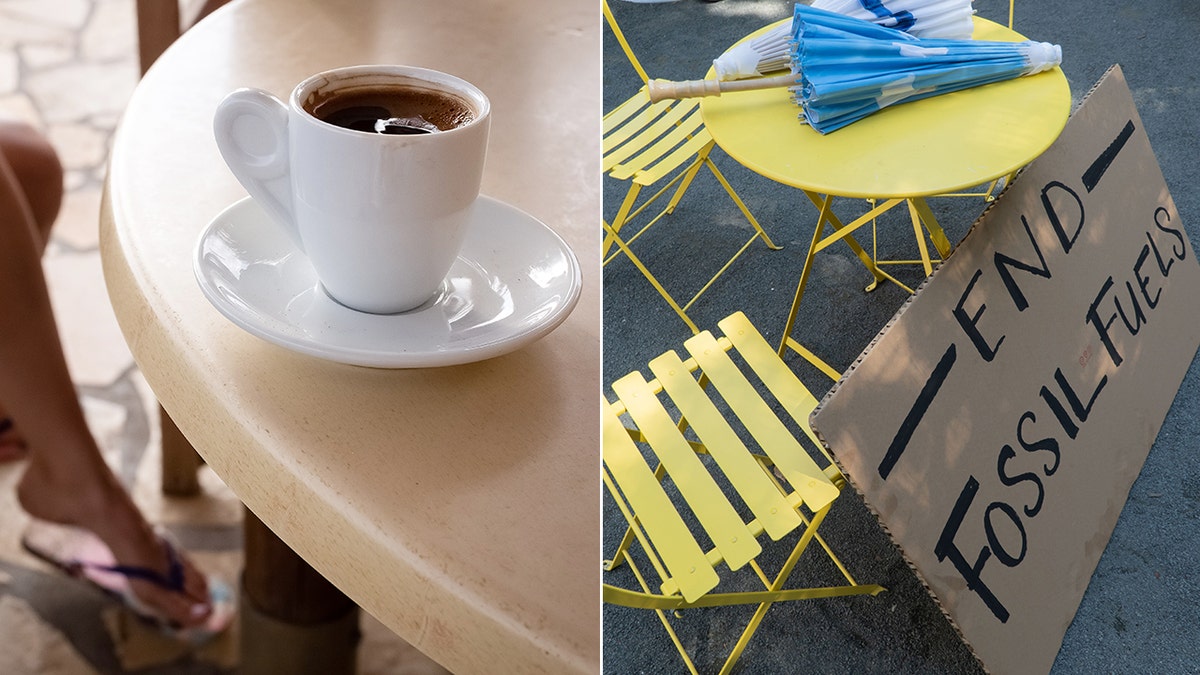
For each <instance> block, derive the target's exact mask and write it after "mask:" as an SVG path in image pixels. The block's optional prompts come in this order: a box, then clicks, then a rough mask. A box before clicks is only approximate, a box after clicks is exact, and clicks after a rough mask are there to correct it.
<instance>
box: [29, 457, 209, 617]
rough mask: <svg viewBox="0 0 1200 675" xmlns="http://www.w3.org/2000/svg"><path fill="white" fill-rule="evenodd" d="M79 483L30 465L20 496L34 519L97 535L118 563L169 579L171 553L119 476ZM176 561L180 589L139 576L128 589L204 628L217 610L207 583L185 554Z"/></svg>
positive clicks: (151, 606) (157, 610) (152, 605)
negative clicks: (69, 482)
mask: <svg viewBox="0 0 1200 675" xmlns="http://www.w3.org/2000/svg"><path fill="white" fill-rule="evenodd" d="M75 480H76V481H78V479H75ZM78 482H79V484H75V485H63V484H61V482H58V481H55V480H53V479H51V478H49V477H47V476H46V475H44V472H43V471H42V470H41V469H40V467H39V466H38V465H37V464H36V463H31V464H30V466H29V467H28V468H27V469H26V471H25V474H24V475H23V476H22V477H21V481H20V483H19V484H18V485H17V499H18V501H20V503H21V507H22V508H24V509H25V511H26V512H27V513H28V514H29V515H30V516H32V517H34V518H37V519H39V520H44V521H48V522H51V523H58V524H60V525H72V526H75V527H79V528H82V529H85V530H88V531H89V532H91V533H93V534H95V535H96V536H97V537H98V538H99V539H100V541H102V542H103V543H104V545H106V546H107V547H108V548H109V549H110V550H111V551H112V556H113V558H115V560H116V562H117V563H118V564H120V565H122V566H128V567H131V568H144V569H146V570H151V571H153V572H155V573H156V574H158V575H160V576H162V577H169V576H170V573H171V552H170V550H169V549H168V545H167V543H166V542H165V541H164V540H163V539H162V538H160V537H159V536H158V535H157V534H156V533H155V532H154V530H153V528H151V527H150V525H149V524H148V523H147V522H146V521H145V519H144V518H143V517H142V515H141V513H140V512H139V511H138V510H137V507H136V506H135V505H134V504H133V502H132V500H131V499H130V498H129V495H128V493H126V492H125V491H124V489H123V488H121V486H120V484H119V483H117V481H116V478H115V477H113V476H112V474H111V473H108V472H105V474H104V475H103V476H99V477H94V476H88V477H87V478H86V479H85V480H83V481H78ZM178 562H179V564H180V565H181V571H182V585H181V588H180V589H172V588H169V587H167V586H165V585H163V584H161V583H155V582H151V581H146V580H141V579H130V580H129V585H130V589H131V590H132V591H133V594H134V595H135V596H137V599H138V600H139V601H140V602H141V603H142V604H143V605H145V606H146V607H147V608H149V609H151V610H153V611H154V612H155V613H157V614H160V615H161V616H162V617H163V618H165V619H166V620H167V622H168V623H170V624H172V625H175V626H178V627H184V628H186V627H192V626H200V625H202V624H204V623H205V621H206V620H207V619H208V618H209V615H210V614H211V613H212V610H213V608H212V605H211V604H210V601H209V590H208V582H207V580H206V579H205V576H204V574H203V573H201V572H200V571H199V570H198V569H197V568H196V567H195V566H194V565H193V564H192V563H191V561H189V560H188V559H187V558H186V557H185V556H183V555H182V554H180V555H179V556H178Z"/></svg>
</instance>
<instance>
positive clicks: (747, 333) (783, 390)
mask: <svg viewBox="0 0 1200 675" xmlns="http://www.w3.org/2000/svg"><path fill="white" fill-rule="evenodd" d="M717 325H718V326H720V328H721V332H722V333H724V334H725V337H727V338H729V341H730V342H732V343H733V346H734V348H736V349H737V350H738V353H739V354H741V355H742V358H743V359H745V360H746V363H747V364H748V365H749V366H750V368H751V369H752V370H754V372H755V373H756V374H757V375H758V377H759V379H761V380H762V381H763V384H765V385H767V389H768V390H770V392H771V395H773V396H774V397H775V398H777V399H779V402H780V403H782V404H783V407H784V409H785V410H787V411H788V414H789V415H791V416H792V419H793V420H795V421H796V424H798V425H799V426H800V428H801V429H803V430H804V433H805V435H807V436H808V437H809V438H810V439H812V442H813V443H814V444H816V445H817V447H820V446H821V440H820V439H819V438H817V435H816V433H814V432H813V430H812V425H811V424H809V422H808V417H809V415H811V414H812V411H813V410H815V409H816V407H817V397H815V396H813V395H812V392H810V391H809V390H808V387H805V386H804V383H803V382H801V381H800V378H798V377H796V374H795V373H793V372H792V371H791V369H790V368H788V367H787V365H786V364H785V363H783V361H781V360H780V358H779V354H778V353H777V352H776V351H775V350H774V349H773V348H772V347H771V345H770V344H768V343H767V341H766V339H765V338H763V336H762V335H761V334H759V332H758V331H757V330H755V328H754V326H753V325H751V323H750V320H749V319H747V318H746V315H745V314H743V313H742V312H737V313H736V314H733V315H731V316H728V317H726V318H725V319H724V320H722V321H720V322H719V323H718V324H717Z"/></svg>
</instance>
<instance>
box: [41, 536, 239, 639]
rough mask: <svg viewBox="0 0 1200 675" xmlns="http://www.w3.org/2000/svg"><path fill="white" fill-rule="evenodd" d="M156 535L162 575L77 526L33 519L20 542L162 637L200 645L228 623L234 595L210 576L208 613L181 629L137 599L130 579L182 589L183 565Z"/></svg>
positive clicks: (168, 543)
mask: <svg viewBox="0 0 1200 675" xmlns="http://www.w3.org/2000/svg"><path fill="white" fill-rule="evenodd" d="M158 537H159V540H160V541H162V543H163V546H164V548H165V549H166V551H167V560H168V569H167V573H166V574H165V575H164V574H160V573H159V572H157V571H155V570H152V569H148V568H145V567H136V566H133V565H122V564H119V563H118V562H117V561H116V559H115V558H114V556H113V554H112V551H111V550H109V548H108V546H106V545H105V544H104V542H102V541H101V540H100V538H99V537H97V536H96V535H94V534H92V533H91V532H89V531H88V530H85V529H83V528H79V527H73V526H69V525H59V524H57V523H50V522H46V521H34V522H33V523H32V524H30V526H29V528H28V529H26V531H25V534H24V535H23V536H22V537H21V545H22V546H23V547H24V548H25V550H26V551H29V552H30V553H31V554H33V555H34V556H36V557H38V558H40V559H41V560H43V561H45V562H47V563H49V564H51V565H53V566H54V567H55V568H56V569H58V570H59V571H60V572H62V573H64V574H66V575H67V576H69V577H71V578H73V579H78V580H81V581H84V582H86V583H88V584H90V585H92V586H93V587H95V588H97V589H99V590H100V591H102V592H103V593H105V594H107V595H109V596H111V597H113V598H115V599H116V600H118V601H120V602H121V604H123V605H124V606H125V607H126V608H127V609H129V611H130V612H132V613H133V614H134V615H135V616H137V617H138V618H140V619H142V620H143V621H146V622H147V623H150V624H152V625H154V626H156V627H158V628H159V629H160V630H161V631H162V632H164V633H166V634H167V635H170V636H172V637H175V638H176V639H179V640H181V641H184V642H188V643H190V644H192V645H194V646H200V645H203V644H205V643H207V642H209V641H210V640H212V639H213V638H215V637H216V636H217V635H219V634H220V633H221V632H222V631H224V630H225V629H226V628H228V627H229V624H230V623H232V622H233V617H234V613H235V612H236V604H235V603H236V598H234V597H233V593H232V592H231V590H230V589H229V587H228V586H227V585H226V584H224V583H223V582H221V581H219V580H216V579H213V578H211V577H210V578H209V579H208V593H209V603H210V604H211V605H212V613H211V614H209V617H208V620H207V621H206V622H205V623H204V624H202V625H199V626H190V627H187V628H184V627H181V626H179V625H178V624H176V623H175V622H173V621H171V620H170V619H169V618H168V617H166V616H165V615H163V614H162V613H161V612H160V611H158V610H156V609H155V608H153V607H150V606H148V605H146V604H145V603H143V602H142V601H141V600H140V599H139V598H138V597H137V595H135V594H134V592H133V588H132V587H131V586H130V583H129V582H130V580H134V579H136V580H139V581H146V582H148V583H151V584H154V585H155V586H158V587H160V588H164V589H166V590H168V591H172V592H175V593H182V592H183V577H184V575H183V563H182V562H181V561H180V558H179V553H178V551H177V549H176V546H175V544H174V543H173V542H172V541H171V540H170V539H169V538H168V537H167V536H166V535H165V533H163V532H159V533H158Z"/></svg>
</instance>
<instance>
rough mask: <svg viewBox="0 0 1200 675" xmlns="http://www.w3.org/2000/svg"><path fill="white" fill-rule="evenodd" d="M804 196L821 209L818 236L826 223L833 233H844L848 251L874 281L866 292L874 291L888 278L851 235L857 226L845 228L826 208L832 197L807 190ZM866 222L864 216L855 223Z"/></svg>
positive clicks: (877, 211)
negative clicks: (856, 257)
mask: <svg viewBox="0 0 1200 675" xmlns="http://www.w3.org/2000/svg"><path fill="white" fill-rule="evenodd" d="M804 194H805V195H806V196H807V197H808V199H809V201H811V202H812V203H813V206H816V207H817V208H818V209H821V215H820V216H818V217H817V234H818V235H819V234H820V233H821V232H822V231H823V228H824V226H825V223H826V222H828V223H829V226H830V227H832V228H833V230H834V232H835V233H836V232H842V231H844V232H845V234H844V235H843V236H845V237H846V244H847V245H848V246H850V250H851V251H853V252H854V255H856V256H858V259H859V260H861V261H862V264H863V265H864V266H866V268H867V271H868V272H870V273H871V276H872V277H874V280H873V281H872V282H871V284H870V285H868V286H867V290H868V291H872V290H875V287H876V286H877V285H878V284H879V282H881V281H884V280H885V279H887V278H888V277H887V275H885V274H884V273H883V271H882V270H880V269H879V266H878V265H876V264H875V261H874V260H873V259H872V258H871V256H869V255H867V252H866V251H865V250H863V247H862V246H861V245H859V243H858V240H856V239H855V238H854V235H853V234H851V233H852V232H853V231H854V230H856V229H857V228H858V226H857V225H855V226H852V227H849V228H846V226H845V225H843V224H842V221H841V219H839V218H838V217H837V216H836V215H834V213H833V211H832V210H831V209H830V208H828V204H829V203H831V200H832V195H825V196H824V197H822V196H821V195H819V194H817V193H815V192H809V191H808V190H805V191H804ZM887 208H890V207H887ZM887 208H882V209H879V208H877V209H872V210H871V211H870V212H868V215H870V214H878V213H882V212H883V211H886V210H887ZM872 217H874V216H872ZM867 220H868V218H867V217H866V216H864V217H863V218H860V219H858V221H856V222H859V223H860V224H862V223H866V222H867ZM826 245H828V244H826ZM823 248H825V246H818V247H817V249H816V250H817V251H819V250H821V249H823Z"/></svg>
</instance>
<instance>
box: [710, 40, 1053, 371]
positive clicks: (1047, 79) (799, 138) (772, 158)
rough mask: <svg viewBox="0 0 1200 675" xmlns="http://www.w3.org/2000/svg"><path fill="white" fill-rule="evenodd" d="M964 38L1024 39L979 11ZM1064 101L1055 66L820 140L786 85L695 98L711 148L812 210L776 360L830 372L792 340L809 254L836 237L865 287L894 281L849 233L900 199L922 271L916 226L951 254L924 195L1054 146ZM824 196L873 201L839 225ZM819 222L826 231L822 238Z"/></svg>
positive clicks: (887, 114) (1008, 168)
mask: <svg viewBox="0 0 1200 675" xmlns="http://www.w3.org/2000/svg"><path fill="white" fill-rule="evenodd" d="M786 21H790V19H787V20H786ZM776 25H778V23H777V24H773V25H771V26H767V27H765V28H763V29H761V30H759V31H756V32H755V33H752V34H751V35H749V36H747V37H746V38H744V40H749V39H751V38H753V37H755V36H757V35H759V34H761V33H763V32H766V31H768V30H770V29H771V28H773V27H774V26H776ZM974 38H975V39H978V40H999V41H1019V40H1024V39H1025V38H1024V37H1023V36H1021V35H1019V34H1017V33H1015V32H1013V31H1011V30H1009V29H1008V28H1005V27H1003V26H1000V25H999V24H996V23H993V22H991V21H987V20H984V19H979V18H978V17H976V19H975V34H974ZM708 76H709V77H710V78H711V77H714V73H713V72H712V71H710V72H709V74H708ZM1070 107H1071V92H1070V87H1069V85H1068V84H1067V79H1066V77H1065V76H1064V75H1063V73H1062V70H1061V69H1060V68H1054V69H1052V70H1049V71H1046V72H1044V73H1040V74H1038V75H1033V76H1030V77H1021V78H1017V79H1015V80H1009V81H1005V82H999V83H996V84H991V85H987V86H983V87H976V88H972V89H967V90H964V91H959V92H954V93H950V94H945V95H942V96H935V97H932V98H928V99H924V100H921V101H916V102H913V103H906V104H902V105H897V106H894V107H891V108H885V109H884V110H882V111H880V112H877V113H875V114H874V115H871V116H870V117H867V118H865V119H863V120H860V121H858V122H855V123H854V124H851V125H850V126H847V127H844V128H842V129H839V130H838V131H835V132H833V133H830V134H826V135H821V134H820V133H818V132H817V131H816V130H814V129H813V128H812V127H810V126H808V125H807V124H805V123H804V122H803V121H801V120H800V119H799V117H800V113H801V111H800V109H799V107H798V106H797V105H796V104H795V103H793V101H792V99H791V94H790V92H789V91H788V90H787V89H785V88H777V89H764V90H758V91H744V92H732V93H726V94H722V95H721V96H719V97H711V98H705V99H704V100H703V101H702V102H701V104H700V111H701V114H702V115H703V116H704V124H705V126H706V127H707V128H708V130H709V132H710V133H711V134H712V136H713V138H714V139H715V140H716V142H717V145H719V146H721V149H723V150H724V151H725V152H726V153H728V154H729V156H730V157H732V158H733V159H735V160H736V161H738V162H739V163H741V164H742V165H743V166H745V167H747V168H749V169H751V170H752V171H754V172H756V173H759V174H761V175H763V176H766V177H767V178H770V179H772V180H774V181H777V182H779V183H783V184H785V185H789V186H792V187H795V188H799V189H800V190H803V191H804V194H805V195H807V196H808V198H809V200H811V201H812V203H813V204H814V205H815V206H816V207H817V208H818V209H820V215H819V216H818V220H817V224H816V226H815V227H814V232H813V238H812V244H811V245H810V246H809V249H808V253H807V257H806V258H805V261H804V267H803V271H802V272H801V274H800V280H799V282H798V284H797V288H796V294H795V297H794V300H793V303H792V309H791V312H790V313H789V315H788V320H787V323H786V325H785V327H784V331H783V339H782V341H781V342H780V345H779V353H780V355H782V354H783V353H784V351H785V350H786V349H787V348H788V347H789V346H790V347H792V348H793V349H795V350H796V351H798V352H799V353H801V354H803V355H805V356H806V357H807V358H809V360H810V361H813V362H814V363H815V364H816V365H818V367H821V368H822V369H823V370H826V372H829V373H830V374H831V376H833V377H837V374H836V373H834V372H831V370H832V369H829V367H828V366H827V365H825V364H824V363H823V362H821V361H820V360H819V359H816V358H815V357H814V355H812V354H811V353H810V352H808V350H806V349H805V348H804V347H803V346H801V345H800V344H799V342H797V341H796V340H794V339H793V338H791V332H792V327H793V326H794V324H795V320H796V315H797V313H798V311H799V307H800V301H801V298H802V297H803V294H804V287H805V285H806V284H807V282H808V276H809V273H810V271H811V268H812V261H813V257H814V256H815V255H816V254H817V253H818V252H819V251H821V250H823V249H825V248H827V247H829V246H831V245H833V244H835V243H837V242H838V241H842V240H845V241H846V243H847V244H849V245H850V247H851V248H852V249H853V250H854V253H855V254H856V255H857V256H858V257H859V258H860V259H861V260H862V261H863V264H865V265H866V266H867V269H868V270H870V271H871V273H872V274H873V275H874V280H873V281H872V284H871V286H869V287H868V288H873V287H874V285H875V284H877V283H878V282H880V281H883V280H885V279H887V280H891V281H896V280H895V279H894V278H892V277H891V276H890V275H888V274H887V273H886V272H883V271H882V270H881V269H880V267H879V266H878V265H877V264H876V262H875V261H874V260H873V259H872V258H871V256H870V255H869V254H867V253H866V252H865V251H864V250H863V249H862V247H861V246H860V245H859V244H858V243H857V242H856V241H855V239H854V237H853V234H852V233H853V232H854V231H855V230H856V229H858V228H859V227H862V226H863V225H865V224H867V223H869V222H871V221H872V220H873V219H874V218H876V217H878V216H879V215H880V214H882V213H883V212H885V211H888V210H890V209H892V208H894V207H897V206H900V205H905V206H907V208H908V211H909V214H910V216H911V219H912V223H913V229H914V232H915V234H916V238H917V242H918V245H919V247H920V252H921V262H922V263H923V264H924V266H925V273H926V274H930V273H932V262H931V258H930V255H929V252H928V250H927V247H926V245H925V238H924V236H923V234H922V231H921V229H922V226H924V228H925V229H927V230H928V231H929V235H930V239H931V240H932V242H933V244H934V246H935V248H936V249H937V252H938V254H939V255H941V256H942V257H945V256H947V255H949V254H950V242H949V241H948V240H947V239H946V235H945V234H944V233H943V232H942V229H941V227H940V225H938V223H937V220H936V218H934V215H933V212H932V211H931V210H930V208H929V205H928V204H927V203H926V200H925V198H926V197H930V196H934V195H945V194H950V193H956V192H960V191H962V190H965V189H968V188H973V187H975V186H978V185H982V184H986V183H988V182H989V181H994V180H996V179H998V178H1001V177H1003V176H1007V175H1010V174H1012V173H1014V172H1016V171H1017V170H1018V169H1020V168H1021V167H1023V166H1025V165H1026V164H1028V163H1029V162H1030V161H1032V160H1033V159H1034V158H1035V157H1037V156H1038V155H1040V154H1041V153H1042V152H1044V151H1045V150H1046V148H1048V147H1049V146H1050V144H1051V143H1053V142H1054V139H1056V138H1057V137H1058V134H1059V132H1061V131H1062V129H1063V127H1064V126H1065V125H1066V122H1067V117H1068V116H1069V114H1070ZM834 197H857V198H864V199H871V200H876V204H875V205H874V206H873V208H871V209H870V210H868V211H867V212H866V213H865V214H863V215H862V216H860V217H858V218H856V219H854V220H853V221H851V222H849V223H843V222H842V221H841V220H840V219H839V218H838V217H837V216H836V215H835V214H834V213H833V211H832V209H831V203H832V200H833V198H834ZM826 224H828V225H829V226H830V227H831V229H832V232H831V233H830V234H828V235H826V234H825V225H826ZM896 283H899V282H896Z"/></svg>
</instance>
